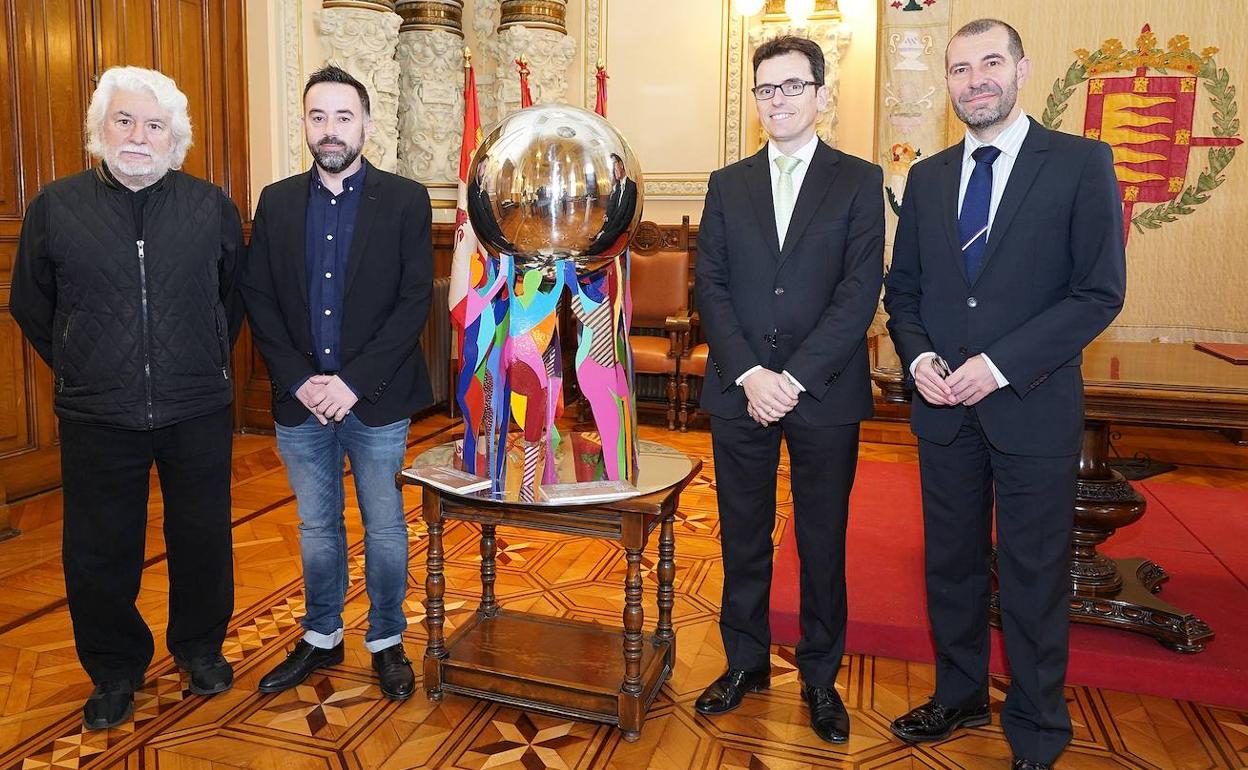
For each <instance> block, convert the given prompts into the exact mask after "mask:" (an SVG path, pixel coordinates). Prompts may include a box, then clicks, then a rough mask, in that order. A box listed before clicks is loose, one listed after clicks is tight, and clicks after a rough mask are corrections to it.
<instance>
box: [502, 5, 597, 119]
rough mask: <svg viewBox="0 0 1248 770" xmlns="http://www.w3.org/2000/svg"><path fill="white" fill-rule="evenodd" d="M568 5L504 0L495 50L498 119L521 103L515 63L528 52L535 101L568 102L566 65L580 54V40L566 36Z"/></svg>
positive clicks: (530, 81)
mask: <svg viewBox="0 0 1248 770" xmlns="http://www.w3.org/2000/svg"><path fill="white" fill-rule="evenodd" d="M567 6H568V4H567V0H502V4H501V6H500V8H499V23H498V37H497V38H496V39H495V40H496V46H495V47H494V49H493V51H492V53H493V55H494V61H495V64H496V71H495V81H494V96H495V100H496V103H497V107H498V110H499V112H498V114H497V115H495V117H496V118H499V119H501V118H502V117H504V116H505V115H507V114H509V113H511V112H514V111H515V110H517V109H519V108H520V78H519V76H518V75H516V69H515V63H514V62H515V60H516V59H518V58H520V57H521V56H522V55H523V56H526V57H528V62H529V70H530V75H529V89H530V91H531V92H532V94H533V103H534V104H541V103H544V102H566V101H567V94H568V67H569V66H570V65H571V64H572V59H573V57H574V56H575V55H576V43H575V42H574V41H573V40H572V39H571V38H569V37H568V29H567V26H566V19H567V12H568V7H567Z"/></svg>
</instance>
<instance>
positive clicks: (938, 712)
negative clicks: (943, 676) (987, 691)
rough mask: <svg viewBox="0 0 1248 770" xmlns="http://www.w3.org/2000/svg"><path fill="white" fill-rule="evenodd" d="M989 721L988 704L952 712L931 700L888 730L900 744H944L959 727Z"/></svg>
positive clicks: (980, 724)
mask: <svg viewBox="0 0 1248 770" xmlns="http://www.w3.org/2000/svg"><path fill="white" fill-rule="evenodd" d="M991 721H992V717H991V715H990V714H989V711H988V704H987V703H984V704H982V705H979V706H975V707H974V708H969V709H952V708H949V707H947V706H942V705H940V704H939V703H937V702H936V699H935V698H933V699H932V700H929V701H928V702H927V703H924V704H923V705H922V706H919V707H917V708H913V709H910V711H908V712H906V713H905V714H903V715H901V716H899V717H897V718H896V719H894V720H893V723H892V725H890V726H889V729H890V730H892V731H893V735H896V736H897V737H898V738H900V739H902V740H903V741H912V742H918V741H943V740H944V739H945V738H948V737H949V735H950V734H951V733H952V732H953V731H954V730H956V729H958V728H959V727H981V726H983V725H986V724H988V723H989V722H991Z"/></svg>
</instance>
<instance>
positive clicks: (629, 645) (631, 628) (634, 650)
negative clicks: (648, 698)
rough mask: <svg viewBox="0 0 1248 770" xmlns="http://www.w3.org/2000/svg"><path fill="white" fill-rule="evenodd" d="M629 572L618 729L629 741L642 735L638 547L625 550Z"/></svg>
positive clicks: (640, 614)
mask: <svg viewBox="0 0 1248 770" xmlns="http://www.w3.org/2000/svg"><path fill="white" fill-rule="evenodd" d="M625 558H626V559H627V561H628V574H627V576H626V577H625V578H624V684H623V686H622V687H621V688H620V699H621V713H620V729H621V730H622V731H624V740H626V741H629V742H630V743H631V742H633V741H635V740H637V739H638V738H640V737H641V645H642V639H641V625H642V622H643V621H644V611H643V610H642V608H641V548H627V547H626V549H625Z"/></svg>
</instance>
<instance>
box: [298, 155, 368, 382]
mask: <svg viewBox="0 0 1248 770" xmlns="http://www.w3.org/2000/svg"><path fill="white" fill-rule="evenodd" d="M367 170H368V163H364V164H363V165H361V166H360V170H359V171H357V172H355V173H354V174H352V175H351V176H349V177H347V178H346V179H345V180H343V183H342V192H341V193H339V194H338V195H333V194H332V193H331V192H330V191H329V188H327V187H325V185H324V184H322V183H321V175H320V172H319V171H318V170H317V169H316V168H315V167H313V169H312V174H311V177H312V179H311V182H310V184H311V187H312V189H311V190H310V191H309V194H308V224H307V234H306V235H307V239H306V242H305V243H306V246H305V255H304V257H305V260H306V262H305V264H306V265H307V271H308V312H309V315H310V316H311V321H312V344H314V345H316V359H317V362H318V364H319V369H320V371H321V372H337V371H338V370H339V369H341V368H342V353H341V351H339V349H338V345H339V344H340V342H341V340H342V308H343V301H344V295H345V294H346V282H347V254H348V253H349V252H350V251H351V239H352V236H354V234H355V215H356V213H357V212H358V211H359V209H360V198H361V197H363V194H364V173H365V172H366V171H367ZM349 384H350V383H348V385H349Z"/></svg>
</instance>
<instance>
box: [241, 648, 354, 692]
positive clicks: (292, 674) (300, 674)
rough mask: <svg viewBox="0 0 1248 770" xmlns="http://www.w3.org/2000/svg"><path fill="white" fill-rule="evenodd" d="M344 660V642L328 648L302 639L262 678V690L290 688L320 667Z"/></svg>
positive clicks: (336, 663)
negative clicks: (313, 644) (314, 645)
mask: <svg viewBox="0 0 1248 770" xmlns="http://www.w3.org/2000/svg"><path fill="white" fill-rule="evenodd" d="M341 662H342V642H339V643H338V646H337V647H331V648H330V649H328V650H326V649H324V648H321V647H313V646H312V645H310V644H308V643H307V642H305V641H304V640H302V639H300V640H299V643H298V644H296V645H295V649H293V650H291V651H290V652H289V653H287V655H286V660H283V661H282V662H281V663H278V664H277V667H276V668H274V669H273V670H272V671H270V672H269V673H267V674H265V675H264V678H263V679H261V680H260V687H259V690H260V692H281V691H282V690H289V689H290V688H292V687H294V686H295V685H297V684H299V683H300V682H302V681H303V680H305V679H307V678H308V677H309V676H311V675H312V672H313V671H315V670H317V669H318V668H327V667H329V666H336V665H338V664H339V663H341Z"/></svg>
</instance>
